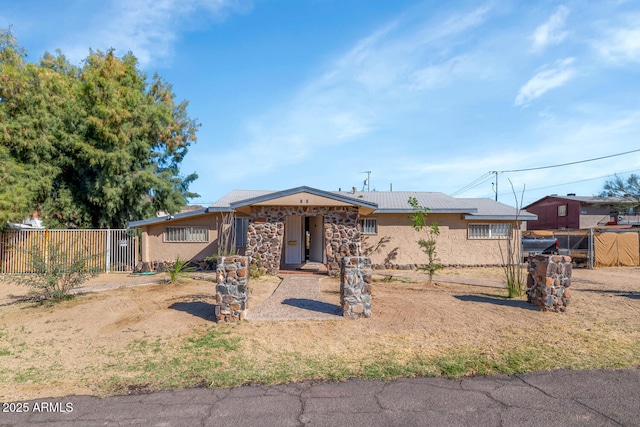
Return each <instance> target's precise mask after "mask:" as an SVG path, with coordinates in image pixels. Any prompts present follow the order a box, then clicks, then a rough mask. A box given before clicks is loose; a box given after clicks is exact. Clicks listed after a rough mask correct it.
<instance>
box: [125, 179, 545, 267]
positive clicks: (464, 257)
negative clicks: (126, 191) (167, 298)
mask: <svg viewBox="0 0 640 427" xmlns="http://www.w3.org/2000/svg"><path fill="white" fill-rule="evenodd" d="M409 197H415V198H416V199H417V201H418V204H419V205H420V206H425V207H428V208H429V209H430V211H429V216H428V222H429V223H431V222H437V223H438V224H439V227H440V235H439V236H438V237H437V245H436V251H437V255H438V258H439V259H440V262H441V263H442V264H444V265H449V266H452V265H461V266H475V265H499V264H501V252H502V253H506V252H505V248H506V242H507V238H509V237H518V236H519V235H520V229H521V228H522V223H523V222H524V221H531V220H535V219H536V216H535V215H532V214H530V213H528V212H526V211H521V212H518V211H517V210H516V209H515V208H513V207H511V206H507V205H504V204H502V203H498V202H496V201H493V200H491V199H469V198H453V197H450V196H447V195H445V194H443V193H437V192H415V191H393V192H392V191H373V192H359V191H356V190H355V189H354V190H353V191H323V190H318V189H315V188H311V187H306V186H303V187H296V188H291V189H288V190H283V191H260V190H246V191H245V190H242V191H240V190H236V191H232V192H230V193H228V194H227V195H225V196H224V197H222V198H221V199H220V200H218V201H217V202H215V203H214V204H212V205H211V206H209V207H206V208H202V209H197V210H192V211H189V212H184V213H179V214H174V215H166V216H163V217H158V218H150V219H144V220H141V221H133V222H131V223H129V227H131V228H136V229H139V230H140V235H141V241H140V244H141V257H142V261H143V262H150V263H153V262H154V261H171V260H174V259H175V258H176V256H178V255H179V256H180V257H182V258H186V259H190V260H194V261H199V260H203V259H205V258H207V257H212V256H216V255H217V254H224V253H231V252H236V253H239V254H243V255H246V256H249V257H251V260H252V262H254V263H256V264H257V265H258V266H259V267H261V268H264V269H266V270H268V271H269V272H270V273H272V274H275V273H277V272H278V271H280V270H288V269H296V268H299V267H300V266H301V265H304V264H305V263H321V264H324V265H325V266H326V267H327V268H328V270H329V273H330V274H335V273H337V271H338V270H339V262H340V261H341V260H342V258H343V257H344V256H358V255H364V256H368V257H370V258H371V261H372V264H373V266H374V268H412V267H415V266H419V265H423V264H425V263H426V262H427V261H426V259H427V258H426V254H424V253H423V252H422V250H421V249H420V247H419V246H418V243H417V241H418V240H419V239H421V238H424V237H426V234H425V232H424V231H423V232H421V233H419V232H417V231H416V230H414V229H413V228H412V222H411V220H410V219H409V214H411V213H413V210H412V208H411V206H410V205H409V203H408V200H409Z"/></svg>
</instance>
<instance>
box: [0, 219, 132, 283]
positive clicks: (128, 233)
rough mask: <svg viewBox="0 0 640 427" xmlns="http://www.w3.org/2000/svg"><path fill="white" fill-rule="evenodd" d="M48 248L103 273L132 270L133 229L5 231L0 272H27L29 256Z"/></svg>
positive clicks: (0, 243)
mask: <svg viewBox="0 0 640 427" xmlns="http://www.w3.org/2000/svg"><path fill="white" fill-rule="evenodd" d="M52 245H53V246H57V247H59V249H60V251H63V252H65V253H67V254H69V255H70V256H78V255H79V254H81V255H82V256H83V257H85V258H86V259H87V260H88V261H87V262H88V267H90V268H97V269H99V270H101V271H103V272H105V273H109V272H116V271H132V270H133V269H134V267H135V265H136V261H137V256H138V239H137V238H136V235H135V232H134V231H133V230H124V229H110V230H7V231H2V232H0V273H28V272H29V270H30V269H31V268H32V266H31V261H30V259H29V258H30V254H31V253H33V251H34V250H41V251H46V250H47V248H49V247H52Z"/></svg>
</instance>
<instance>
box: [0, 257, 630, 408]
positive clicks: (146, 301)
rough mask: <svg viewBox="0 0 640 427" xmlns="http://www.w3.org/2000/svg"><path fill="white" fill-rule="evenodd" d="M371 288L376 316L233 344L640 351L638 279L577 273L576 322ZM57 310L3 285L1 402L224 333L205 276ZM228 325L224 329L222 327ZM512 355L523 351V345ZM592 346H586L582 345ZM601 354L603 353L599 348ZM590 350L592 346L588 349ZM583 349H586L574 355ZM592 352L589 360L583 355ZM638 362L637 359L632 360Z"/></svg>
mask: <svg viewBox="0 0 640 427" xmlns="http://www.w3.org/2000/svg"><path fill="white" fill-rule="evenodd" d="M389 273H390V274H392V276H391V278H390V279H389V277H388V276H387V277H386V278H385V277H383V276H380V278H379V280H377V281H376V282H375V283H374V291H373V298H374V300H373V316H372V318H370V319H366V320H360V321H348V320H343V319H340V320H335V321H273V322H241V323H239V324H238V325H237V326H236V327H235V328H234V329H233V333H234V334H237V335H238V336H241V337H242V351H243V352H245V353H246V357H250V358H252V360H258V361H259V360H261V359H264V360H267V359H273V358H274V357H277V355H278V354H285V352H286V354H304V355H305V356H307V357H314V356H317V357H336V358H339V359H340V360H343V361H345V363H352V364H354V365H357V364H360V363H364V362H366V361H375V360H376V357H380V355H383V354H386V353H388V352H389V351H393V352H394V354H395V357H397V358H398V359H399V360H402V359H403V358H405V359H407V360H408V359H411V358H412V357H415V356H420V357H427V358H428V357H431V356H435V355H438V354H439V353H440V352H441V351H442V350H443V349H447V348H471V349H474V348H475V349H477V348H482V349H485V350H484V351H488V352H491V351H493V350H492V349H498V348H501V347H503V346H505V345H511V344H509V343H520V342H529V341H531V340H536V339H544V340H551V342H557V343H558V345H562V346H567V347H568V348H569V347H570V348H572V349H573V350H572V351H576V352H577V353H576V354H577V355H578V356H579V355H580V350H579V349H580V347H581V345H583V344H584V343H585V342H587V341H590V338H589V337H591V336H593V337H596V338H595V339H596V340H599V342H596V343H590V344H589V346H588V352H589V354H585V355H584V356H585V357H597V356H598V354H597V353H598V351H599V350H598V349H600V348H601V347H602V348H601V351H602V352H603V353H602V354H603V355H605V356H602V357H608V356H606V354H608V353H606V352H607V351H608V350H607V346H611V345H612V343H613V344H615V345H619V346H622V347H624V346H625V345H626V343H627V342H628V343H629V346H630V347H632V346H633V345H637V344H636V343H638V342H640V268H603V269H595V270H587V269H575V270H574V271H573V295H572V296H573V299H572V303H571V306H570V307H569V311H568V313H565V314H557V313H544V312H540V311H537V310H536V309H534V308H533V307H532V306H530V305H528V304H527V303H526V301H524V300H523V299H519V300H518V299H516V300H507V299H504V298H503V296H505V295H506V290H505V289H501V288H495V287H484V286H469V285H464V284H457V283H449V282H445V281H438V280H436V281H434V283H432V284H431V285H429V284H427V283H426V280H425V277H426V276H424V275H420V274H417V273H415V272H399V271H394V272H389ZM439 275H440V276H441V277H442V278H443V279H445V278H446V279H447V280H451V279H455V278H458V279H459V281H460V282H463V283H464V282H465V280H466V279H484V280H493V281H497V282H501V281H502V280H503V279H502V271H501V270H500V269H478V268H473V269H471V268H470V269H451V270H444V271H442V272H439ZM278 283H279V278H277V277H268V276H265V277H262V278H260V279H252V280H251V281H250V287H251V292H252V293H251V300H250V307H251V306H255V305H257V304H259V303H260V302H261V301H263V300H264V299H266V298H268V297H269V295H271V293H272V292H273V291H274V290H275V288H276V287H277V285H278ZM338 288H339V283H338V280H337V279H334V278H326V279H323V280H322V281H321V290H322V298H323V300H324V302H327V303H330V304H335V305H339V291H338ZM85 290H92V292H89V293H84V294H82V295H79V296H77V297H76V298H74V299H72V300H69V301H63V302H61V303H58V304H37V303H34V302H32V301H29V300H28V299H27V298H28V294H29V290H28V289H27V288H24V287H19V286H10V285H7V284H0V365H1V366H2V370H0V401H7V400H21V399H32V398H38V397H55V396H64V395H69V394H95V395H100V394H101V393H103V390H104V387H103V386H104V383H105V382H107V381H108V380H109V378H110V377H111V376H113V375H116V374H117V372H116V371H117V369H119V365H118V360H117V359H118V357H121V356H120V355H121V354H122V352H123V351H125V352H132V351H134V349H135V345H136V343H139V342H142V341H144V342H162V343H164V342H170V341H171V340H175V339H180V338H182V337H186V336H189V334H193V333H194V332H196V331H198V330H201V329H202V328H208V327H211V326H212V325H215V322H214V318H213V303H214V294H215V285H214V283H213V282H212V281H210V280H208V278H207V277H205V276H202V275H201V276H197V275H196V278H194V279H189V280H186V281H184V282H182V283H179V284H169V283H167V281H166V278H164V277H163V276H161V275H157V276H138V277H133V276H129V275H126V274H113V273H112V274H105V275H101V276H98V277H96V278H94V279H92V280H91V281H90V282H88V283H87V284H86V286H85ZM220 326H222V325H220ZM514 345H515V344H514ZM585 345H586V344H585ZM594 346H595V347H594ZM585 348H587V347H585ZM576 349H577V350H576ZM585 353H586V350H585ZM634 357H635V356H634Z"/></svg>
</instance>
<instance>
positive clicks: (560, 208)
mask: <svg viewBox="0 0 640 427" xmlns="http://www.w3.org/2000/svg"><path fill="white" fill-rule="evenodd" d="M558 216H567V205H560V206H558Z"/></svg>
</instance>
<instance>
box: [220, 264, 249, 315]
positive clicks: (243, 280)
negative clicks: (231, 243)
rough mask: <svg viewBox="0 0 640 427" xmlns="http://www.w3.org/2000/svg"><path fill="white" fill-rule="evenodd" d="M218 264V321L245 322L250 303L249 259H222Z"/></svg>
mask: <svg viewBox="0 0 640 427" xmlns="http://www.w3.org/2000/svg"><path fill="white" fill-rule="evenodd" d="M216 262H217V267H216V308H215V314H216V319H218V321H222V322H233V321H237V320H244V319H245V318H246V315H247V309H248V305H247V304H248V302H249V290H248V289H247V285H248V284H249V259H248V258H247V257H243V256H229V257H220V258H218V259H217V260H216Z"/></svg>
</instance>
